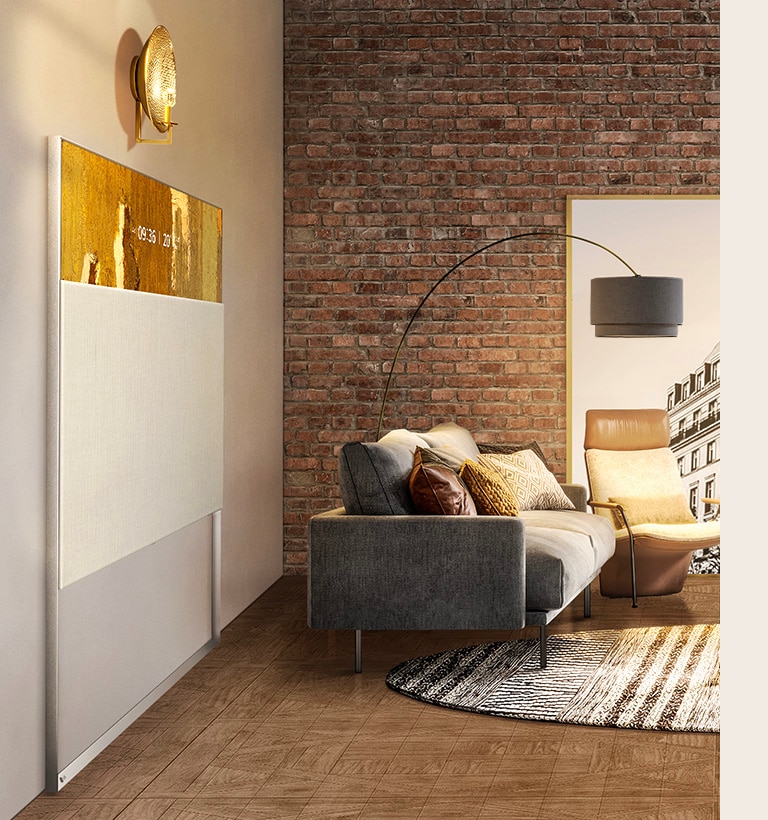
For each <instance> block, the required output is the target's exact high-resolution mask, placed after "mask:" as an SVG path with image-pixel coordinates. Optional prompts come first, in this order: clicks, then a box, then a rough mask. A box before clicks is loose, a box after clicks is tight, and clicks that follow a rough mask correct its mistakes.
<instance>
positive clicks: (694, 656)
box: [386, 624, 720, 732]
mask: <svg viewBox="0 0 768 820" xmlns="http://www.w3.org/2000/svg"><path fill="white" fill-rule="evenodd" d="M386 682H387V686H389V687H390V688H391V689H393V690H395V691H396V692H399V693H401V694H403V695H407V696H408V697H411V698H415V699H416V700H420V701H423V702H425V703H431V704H435V705H438V706H446V707H449V708H452V709H461V710H464V711H469V712H478V713H481V714H488V715H497V716H501V717H510V718H516V719H518V720H548V721H555V722H559V723H575V724H582V725H587V726H614V727H621V728H628V729H656V730H663V731H670V732H719V731H720V626H719V624H698V625H695V626H664V627H643V628H638V629H614V630H602V631H595V632H577V633H572V634H562V635H552V636H550V637H549V639H548V641H547V668H546V669H540V668H539V648H538V641H536V640H522V641H506V642H497V643H488V644H480V645H477V646H468V647H463V648H461V649H453V650H450V651H448V652H441V653H439V654H436V655H429V656H426V657H421V658H415V659H413V660H410V661H405V662H404V663H401V664H399V665H398V666H396V667H395V668H394V669H392V670H391V671H390V672H389V674H388V675H387V679H386Z"/></svg>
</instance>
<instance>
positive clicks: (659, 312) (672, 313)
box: [376, 231, 683, 440]
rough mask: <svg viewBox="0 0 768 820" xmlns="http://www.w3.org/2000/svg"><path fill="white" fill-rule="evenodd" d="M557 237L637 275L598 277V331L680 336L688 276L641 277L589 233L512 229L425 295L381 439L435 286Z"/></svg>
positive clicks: (593, 308) (594, 311)
mask: <svg viewBox="0 0 768 820" xmlns="http://www.w3.org/2000/svg"><path fill="white" fill-rule="evenodd" d="M541 236H554V237H558V238H563V239H577V240H579V241H580V242H586V243H587V244H589V245H594V246H595V247H597V248H600V249H601V250H604V251H606V253H609V254H610V255H611V256H613V257H615V258H616V259H618V261H619V262H621V264H622V265H624V267H626V268H627V269H628V270H629V271H630V272H631V273H632V276H631V277H628V276H609V277H602V278H599V279H593V280H592V293H591V303H590V323H591V324H593V325H594V326H595V335H596V336H606V337H651V336H677V328H678V325H680V324H682V321H683V280H682V279H678V278H673V277H666V276H640V274H639V273H638V272H637V271H636V270H635V269H634V268H633V267H632V266H631V265H630V264H629V263H628V262H626V261H625V260H624V259H622V258H621V257H620V256H619V255H618V254H617V253H615V252H614V251H612V250H611V249H610V248H607V247H606V246H605V245H601V244H600V243H599V242H595V241H594V240H592V239H586V238H585V237H583V236H576V235H575V234H571V233H563V232H561V231H529V232H527V233H518V234H511V235H510V236H504V237H502V238H501V239H496V240H494V241H493V242H490V243H488V244H487V245H484V246H483V247H482V248H478V249H477V250H476V251H473V252H472V253H470V254H469V255H468V256H465V257H464V258H463V259H460V260H459V261H458V262H457V263H456V264H455V265H453V266H452V267H450V268H449V269H448V270H447V271H446V272H445V273H444V274H443V275H442V276H441V277H440V278H439V279H438V280H437V281H436V282H435V283H434V285H432V287H431V288H430V289H429V290H428V291H427V292H426V294H425V295H424V296H423V297H422V299H421V301H420V302H419V304H418V305H417V306H416V310H414V311H413V313H412V314H411V318H410V319H409V320H408V324H407V325H406V326H405V330H404V331H403V335H402V336H401V337H400V342H399V343H398V345H397V348H396V350H395V356H394V358H393V359H392V366H391V367H390V369H389V376H388V377H387V383H386V385H385V387H384V396H383V398H382V400H381V411H380V412H379V424H378V427H377V428H376V440H378V439H379V438H380V437H381V428H382V425H383V423H384V411H385V409H386V404H387V397H388V396H389V388H390V386H391V384H392V379H393V377H394V374H395V366H396V365H397V362H398V359H399V358H400V351H401V350H402V348H403V345H404V343H405V339H406V337H407V336H408V332H409V331H410V329H411V326H412V325H413V323H414V321H415V319H416V317H417V316H418V315H419V313H420V312H421V309H422V307H424V304H425V303H426V301H427V300H428V299H429V297H430V296H431V295H432V294H433V293H434V292H435V290H436V289H437V288H438V287H439V286H440V285H441V284H442V283H443V282H444V281H445V280H446V279H447V278H448V277H449V276H450V275H451V274H452V273H453V272H454V271H455V270H457V269H458V268H460V267H461V266H462V265H464V264H465V263H466V262H469V261H470V260H471V259H474V258H475V257H476V256H478V255H479V254H481V253H484V252H485V251H487V250H489V249H490V248H493V247H495V246H496V245H501V244H502V243H504V242H509V241H511V240H516V239H530V238H531V237H541Z"/></svg>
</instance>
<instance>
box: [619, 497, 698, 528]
mask: <svg viewBox="0 0 768 820" xmlns="http://www.w3.org/2000/svg"><path fill="white" fill-rule="evenodd" d="M608 500H609V501H612V502H613V503H614V504H621V507H622V509H623V510H624V514H625V515H626V516H627V520H628V521H629V523H630V526H638V525H640V524H695V523H696V519H695V517H694V515H693V513H692V512H691V508H690V507H689V506H688V501H687V500H686V498H685V495H684V494H683V493H679V494H675V495H658V496H613V497H611V498H609V499H608ZM614 516H615V524H616V527H617V528H618V529H622V528H623V527H624V522H623V521H622V520H621V516H620V515H619V514H618V512H616V513H615V514H614Z"/></svg>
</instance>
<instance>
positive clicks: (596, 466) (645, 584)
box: [584, 409, 720, 607]
mask: <svg viewBox="0 0 768 820" xmlns="http://www.w3.org/2000/svg"><path fill="white" fill-rule="evenodd" d="M669 443H670V429H669V414H668V413H667V411H666V410H658V409H643V410H588V411H587V414H586V429H585V435H584V457H585V461H586V467H587V479H588V483H589V492H590V500H589V501H588V502H587V503H588V504H589V506H590V507H591V508H592V510H593V511H594V512H595V513H596V514H597V515H602V516H606V517H608V518H610V519H611V520H612V521H613V524H614V528H615V530H616V552H615V554H614V556H613V558H611V559H610V560H608V561H607V562H606V563H605V565H604V566H603V568H602V571H601V574H600V592H601V594H602V595H605V596H606V597H609V598H626V597H629V596H631V597H632V606H634V607H636V606H637V597H638V596H639V595H643V596H646V595H669V594H673V593H676V592H680V590H681V589H682V588H683V584H684V583H685V578H686V576H687V574H688V568H689V566H690V563H691V556H692V555H693V553H694V551H695V550H699V549H704V548H706V547H712V546H715V545H717V544H719V543H720V521H719V520H718V516H716V517H715V518H714V519H713V520H710V521H706V522H704V523H698V522H697V521H696V519H695V517H694V516H693V513H692V512H691V510H690V508H689V506H688V500H687V497H686V493H685V488H684V485H683V482H682V479H681V478H680V474H679V471H678V467H677V459H676V458H675V455H674V454H673V452H672V450H671V449H670V447H669ZM702 501H703V502H704V503H706V504H712V505H717V507H718V510H719V505H720V501H719V499H716V498H704V499H702Z"/></svg>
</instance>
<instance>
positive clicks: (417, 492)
mask: <svg viewBox="0 0 768 820" xmlns="http://www.w3.org/2000/svg"><path fill="white" fill-rule="evenodd" d="M423 452H424V450H423V449H422V448H421V447H417V448H416V452H415V453H414V456H413V470H412V471H411V477H410V481H409V488H410V491H411V498H412V499H413V504H414V506H415V507H416V512H418V513H420V514H422V515H477V508H476V507H475V502H474V501H473V500H472V496H471V495H470V492H469V490H468V489H467V486H466V484H464V482H463V481H462V480H461V479H460V478H459V477H458V475H457V474H456V473H455V472H454V471H453V470H452V469H451V468H450V467H448V466H447V465H445V464H440V463H438V462H436V461H432V462H430V461H427V462H425V461H424V460H423V459H422V453H423Z"/></svg>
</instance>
